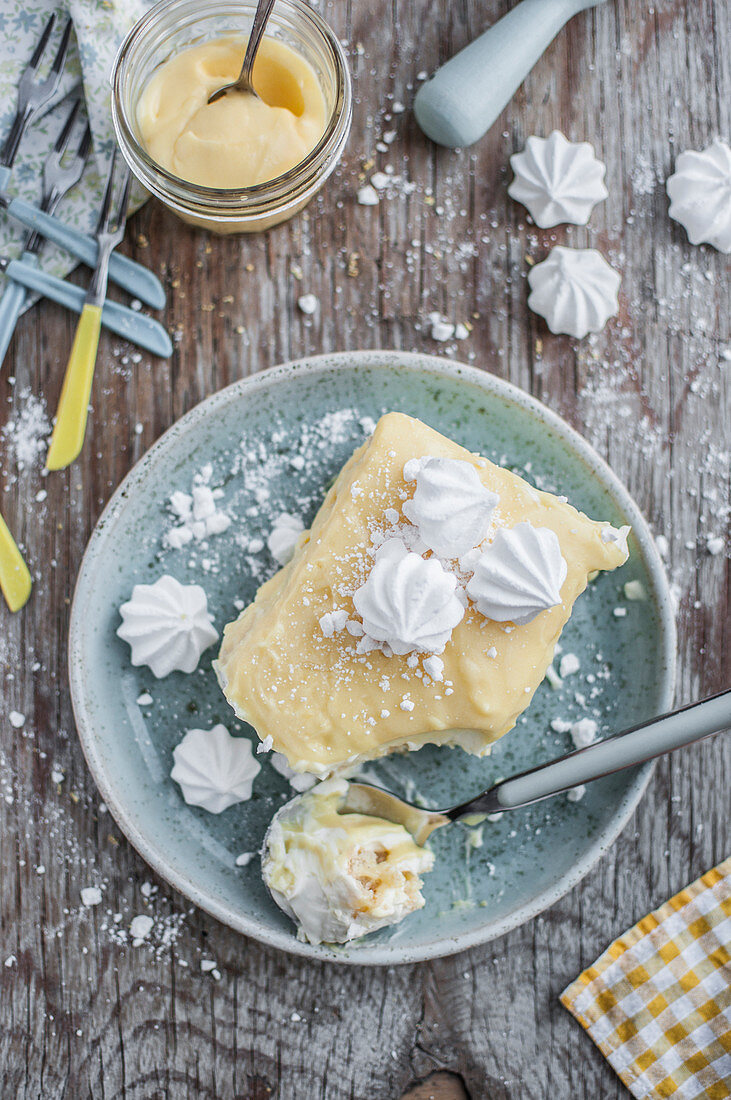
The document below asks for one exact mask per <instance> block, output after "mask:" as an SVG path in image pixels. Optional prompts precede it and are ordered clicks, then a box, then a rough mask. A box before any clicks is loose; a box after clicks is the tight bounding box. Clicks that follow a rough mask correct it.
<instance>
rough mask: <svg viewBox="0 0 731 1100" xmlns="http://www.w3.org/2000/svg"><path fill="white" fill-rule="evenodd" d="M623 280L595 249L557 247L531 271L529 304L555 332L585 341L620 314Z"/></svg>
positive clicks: (529, 277)
mask: <svg viewBox="0 0 731 1100" xmlns="http://www.w3.org/2000/svg"><path fill="white" fill-rule="evenodd" d="M621 281H622V280H621V277H620V276H619V274H618V273H617V272H616V271H615V270H614V268H612V267H610V266H609V264H608V263H607V261H606V260H605V259H604V257H603V256H602V254H601V253H600V252H597V251H596V249H594V248H564V247H563V246H562V245H557V246H556V247H555V248H553V249H552V250H551V252H550V253H549V255H548V257H547V258H546V259H545V260H544V261H543V262H542V263H540V264H536V266H535V267H532V268H531V270H530V271H529V272H528V282H529V284H530V288H531V294H530V297H529V298H528V305H529V306H530V308H531V309H532V310H533V312H534V313H538V314H540V316H541V317H544V318H545V320H546V324H547V325H548V327H549V328H550V330H551V332H555V333H561V332H563V333H566V334H567V335H568V336H575V337H578V338H581V337H583V336H586V334H587V333H589V332H601V330H602V329H603V328H604V326H605V325H606V323H607V321H608V320H609V318H610V317H613V316H614V315H615V314H616V313H618V312H619V300H618V298H617V293H618V291H619V284H620V283H621Z"/></svg>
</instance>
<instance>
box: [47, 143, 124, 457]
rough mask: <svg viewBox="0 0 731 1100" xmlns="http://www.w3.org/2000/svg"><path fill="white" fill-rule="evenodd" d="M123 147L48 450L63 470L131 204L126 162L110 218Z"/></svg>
mask: <svg viewBox="0 0 731 1100" xmlns="http://www.w3.org/2000/svg"><path fill="white" fill-rule="evenodd" d="M118 153H119V150H118V149H115V150H114V153H113V154H112V163H111V165H110V167H109V177H108V179H107V186H106V190H105V192H104V198H103V200H102V206H101V211H100V213H99V222H98V224H97V227H96V239H97V241H98V244H99V256H98V259H97V264H96V267H95V268H94V272H93V274H92V276H91V282H90V283H89V289H88V290H87V292H86V298H85V300H84V308H83V310H82V312H81V317H80V318H79V323H78V325H77V327H76V335H75V337H74V343H73V347H72V348H71V356H70V358H69V361H68V366H67V367H66V374H65V376H64V380H63V387H62V389H61V397H60V399H59V402H58V410H57V412H56V423H55V425H54V428H53V434H52V436H51V444H50V447H49V448H48V457H47V459H46V466H47V467H48V469H49V470H63V469H65V468H66V467H67V466H70V465H71V463H72V462H73V461H74V459H75V458H76V457H77V456H78V455H79V453H80V451H81V448H82V447H83V445H84V436H85V434H86V421H87V417H88V414H89V397H90V396H91V386H92V382H93V380H94V367H95V365H96V355H97V349H98V347H99V333H100V331H101V323H102V306H103V304H104V299H105V297H106V294H107V279H108V275H109V257H110V256H111V254H112V251H113V249H114V248H116V246H117V245H118V244H119V242H120V241H121V240H122V238H123V237H124V229H125V224H126V217H127V204H128V202H129V192H130V187H131V183H132V176H131V173H130V170H129V168H127V166H126V165H125V168H124V172H123V174H122V182H121V187H122V197H121V199H120V202H119V206H118V210H117V216H116V218H115V219H114V220H113V219H112V195H113V193H114V177H115V175H116V168H117V157H118Z"/></svg>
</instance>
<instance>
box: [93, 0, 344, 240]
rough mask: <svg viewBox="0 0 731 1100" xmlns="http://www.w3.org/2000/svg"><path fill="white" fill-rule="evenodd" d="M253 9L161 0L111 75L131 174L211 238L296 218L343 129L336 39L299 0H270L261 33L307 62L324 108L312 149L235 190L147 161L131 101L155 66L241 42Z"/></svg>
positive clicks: (334, 158)
mask: <svg viewBox="0 0 731 1100" xmlns="http://www.w3.org/2000/svg"><path fill="white" fill-rule="evenodd" d="M255 10H256V0H161V2H160V3H158V4H155V6H154V7H153V8H151V9H150V10H149V11H148V12H147V13H146V14H145V15H144V16H143V17H142V18H141V19H140V20H139V22H138V23H136V24H135V26H134V27H133V28H132V30H131V31H130V33H129V34H128V35H127V37H126V38H125V40H124V42H123V43H122V45H121V47H120V50H119V53H118V54H117V58H116V61H115V63H114V68H113V70H112V77H111V80H112V118H113V120H114V129H115V131H116V135H117V140H118V142H119V146H120V149H121V151H122V154H123V156H124V158H125V160H126V161H127V163H128V165H129V166H130V168H131V169H132V172H133V173H134V175H135V176H136V177H137V179H138V180H139V181H140V183H142V184H143V185H144V186H145V187H146V188H147V190H148V191H150V192H151V193H152V194H153V195H155V196H156V197H157V198H158V199H160V201H161V202H163V203H164V204H165V205H166V206H168V207H169V208H170V209H171V210H173V211H174V212H175V213H176V214H177V215H178V216H179V217H180V218H182V219H183V221H186V222H188V223H190V224H191V225H197V226H202V227H204V228H205V229H210V230H212V231H213V232H214V233H252V232H257V231H259V230H262V229H269V228H270V227H271V226H273V225H277V224H279V222H283V221H286V220H287V218H291V217H292V215H293V214H296V213H298V212H299V211H300V210H302V208H303V207H304V206H306V205H307V203H308V202H309V201H310V199H311V198H312V197H313V195H315V194H316V193H317V192H318V191H319V190H320V188H321V187H322V185H323V183H324V182H325V180H326V179H327V178H328V176H329V175H330V173H331V172H332V171H333V169H334V167H335V165H336V164H337V162H338V160H339V159H340V157H341V155H342V152H343V149H344V147H345V142H346V141H347V138H348V134H349V132H350V124H351V120H352V114H353V104H352V90H351V83H350V73H349V72H348V66H347V62H346V60H345V54H344V53H343V49H342V47H341V45H340V43H339V41H338V39H337V38H336V37H335V34H334V33H333V32H332V30H331V29H330V27H328V25H327V23H325V21H324V20H323V19H322V18H321V16H319V15H318V14H317V12H315V11H313V10H312V8H310V7H309V6H308V5H307V4H306V3H304V2H303V0H277V3H276V4H275V6H274V10H273V12H272V14H271V16H270V18H269V23H268V24H267V30H266V35H267V37H269V36H271V37H273V38H277V39H279V40H280V41H282V42H284V43H285V44H286V45H287V46H289V47H291V48H292V49H294V50H296V51H297V52H298V53H300V54H301V55H302V56H303V57H304V59H305V60H306V61H307V62H309V64H310V65H311V67H312V69H313V70H314V72H315V74H316V76H317V78H318V80H319V82H320V86H321V88H322V92H323V95H324V98H325V103H326V105H327V109H328V113H329V118H328V123H327V126H326V129H325V133H324V134H323V135H322V137H321V138H320V140H319V142H318V143H317V145H316V146H315V148H314V149H313V150H312V151H311V152H310V153H308V155H307V156H306V157H305V159H304V160H303V161H300V163H299V164H296V165H295V166H294V168H290V169H289V171H287V172H285V173H283V174H282V175H281V176H277V177H276V178H275V179H272V180H268V181H267V182H266V183H260V184H257V185H256V186H254V187H242V188H216V187H202V186H200V185H199V184H195V183H188V182H187V181H186V180H182V179H180V178H179V177H178V176H175V175H173V174H172V173H171V172H168V171H167V170H166V169H165V168H162V167H161V166H160V165H159V164H156V163H155V161H154V160H152V158H151V157H150V156H149V154H148V153H147V152H146V150H145V148H144V146H143V144H142V142H141V139H140V137H139V127H138V125H137V103H138V101H139V98H140V95H141V93H142V90H143V88H144V87H145V85H146V84H147V81H148V80H149V79H150V77H151V76H152V74H153V72H154V71H155V69H157V67H158V66H159V65H161V64H162V63H163V62H164V61H167V60H168V58H170V56H171V55H172V54H174V53H177V52H179V51H180V50H183V49H185V48H186V47H187V46H192V45H196V44H199V43H201V42H204V41H206V40H208V39H211V38H219V37H223V36H232V35H237V36H239V37H243V40H244V42H245V41H246V37H247V35H248V32H249V29H250V27H251V23H252V20H253V16H254V12H255Z"/></svg>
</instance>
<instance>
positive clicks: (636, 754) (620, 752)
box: [492, 691, 731, 810]
mask: <svg viewBox="0 0 731 1100" xmlns="http://www.w3.org/2000/svg"><path fill="white" fill-rule="evenodd" d="M728 729H731V691H724V692H721V694H720V695H713V696H711V698H710V699H704V700H703V701H702V702H700V703H693V704H691V706H688V707H683V708H682V709H681V710H676V711H673V712H672V713H671V714H663V715H661V716H660V717H659V718H654V719H652V720H651V721H650V722H645V723H643V724H642V725H641V726H635V727H634V728H633V729H629V730H625V732H624V733H619V734H616V735H615V736H614V737H607V738H606V740H604V741H597V742H596V743H595V744H593V745H589V746H588V747H587V748H585V749H579V750H578V752H573V753H570V754H569V755H568V756H564V757H562V758H561V759H560V760H554V761H552V762H551V763H549V764H543V765H541V766H540V767H538V768H533V769H532V770H531V771H528V772H524V773H523V774H522V775H518V776H515V777H514V778H513V779H506V780H504V782H502V783H499V784H497V785H496V786H495V787H493V790H492V793H493V794H494V795H495V796H496V798H497V803H498V807H497V808H498V809H506V810H510V809H515V808H516V807H518V806H529V805H530V804H531V803H532V802H538V801H540V799H542V798H548V797H549V796H550V795H552V794H559V793H560V792H561V791H565V790H569V789H570V788H571V787H577V786H579V785H580V784H582V783H589V782H590V781H591V780H592V779H599V778H600V777H601V776H603V775H612V773H613V772H616V771H621V770H622V769H623V768H629V767H632V766H633V765H636V764H642V763H644V761H646V760H652V759H653V758H654V757H656V756H660V755H662V754H663V753H666V752H673V751H674V750H675V749H679V748H682V747H683V746H684V745H691V744H692V743H693V742H694V741H700V740H701V739H702V738H704V737H708V736H709V734H711V733H719V732H720V731H721V730H728Z"/></svg>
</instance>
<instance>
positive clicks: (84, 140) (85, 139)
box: [76, 122, 91, 160]
mask: <svg viewBox="0 0 731 1100" xmlns="http://www.w3.org/2000/svg"><path fill="white" fill-rule="evenodd" d="M90 149H91V126H90V125H89V123H88V122H87V124H86V126H85V128H84V133H83V134H82V136H81V141H80V142H79V148H78V149H77V150H76V156H77V157H78V158H79V159H80V160H86V158H87V157H88V155H89V150H90Z"/></svg>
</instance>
